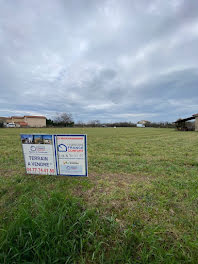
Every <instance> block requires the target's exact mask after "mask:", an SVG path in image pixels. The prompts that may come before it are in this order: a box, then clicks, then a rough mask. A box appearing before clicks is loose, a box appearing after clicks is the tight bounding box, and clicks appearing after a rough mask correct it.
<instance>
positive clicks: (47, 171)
mask: <svg viewBox="0 0 198 264" xmlns="http://www.w3.org/2000/svg"><path fill="white" fill-rule="evenodd" d="M27 172H37V173H40V172H44V173H54V169H42V168H27Z"/></svg>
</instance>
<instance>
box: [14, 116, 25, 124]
mask: <svg viewBox="0 0 198 264" xmlns="http://www.w3.org/2000/svg"><path fill="white" fill-rule="evenodd" d="M11 118H12V123H16V122H24V117H14V116H12V117H11Z"/></svg>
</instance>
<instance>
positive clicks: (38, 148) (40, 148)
mask: <svg viewBox="0 0 198 264" xmlns="http://www.w3.org/2000/svg"><path fill="white" fill-rule="evenodd" d="M30 152H34V153H38V152H40V153H41V152H45V146H34V145H32V146H31V147H30Z"/></svg>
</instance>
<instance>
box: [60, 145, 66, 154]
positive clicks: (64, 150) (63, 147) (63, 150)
mask: <svg viewBox="0 0 198 264" xmlns="http://www.w3.org/2000/svg"><path fill="white" fill-rule="evenodd" d="M58 151H59V152H67V146H66V145H64V144H60V145H58Z"/></svg>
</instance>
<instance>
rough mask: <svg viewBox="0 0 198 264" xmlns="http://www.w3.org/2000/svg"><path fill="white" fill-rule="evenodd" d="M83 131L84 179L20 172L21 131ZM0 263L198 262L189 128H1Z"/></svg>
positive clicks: (195, 168) (197, 205)
mask: <svg viewBox="0 0 198 264" xmlns="http://www.w3.org/2000/svg"><path fill="white" fill-rule="evenodd" d="M40 132H42V133H52V134H72V133H74V134H79V133H83V134H87V135H88V166H89V176H88V178H84V177H81V178H80V177H61V176H39V175H37V176H34V175H26V174H25V168H24V161H23V155H22V148H21V142H20V133H40ZM0 146H1V148H0V197H1V199H0V211H1V216H0V224H1V227H0V233H1V235H0V240H1V241H0V263H197V259H198V133H197V132H178V131H175V130H173V129H153V128H116V129H115V128H86V129H84V128H58V129H54V128H50V129H49V128H48V129H16V128H10V129H0Z"/></svg>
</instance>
